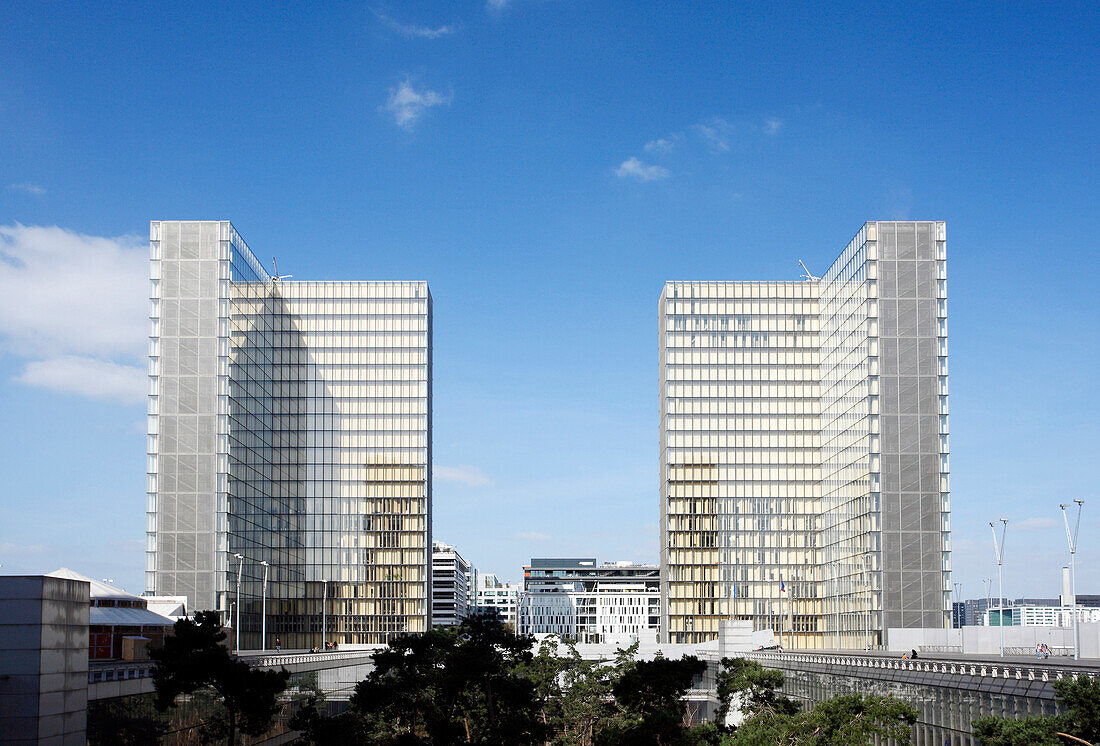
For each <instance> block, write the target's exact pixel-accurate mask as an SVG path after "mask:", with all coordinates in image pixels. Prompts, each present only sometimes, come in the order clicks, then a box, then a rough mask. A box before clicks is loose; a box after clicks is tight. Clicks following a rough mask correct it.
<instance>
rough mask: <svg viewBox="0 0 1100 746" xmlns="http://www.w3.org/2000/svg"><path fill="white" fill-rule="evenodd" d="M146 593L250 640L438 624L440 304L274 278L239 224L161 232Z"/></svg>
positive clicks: (389, 291)
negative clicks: (434, 523) (234, 612)
mask: <svg viewBox="0 0 1100 746" xmlns="http://www.w3.org/2000/svg"><path fill="white" fill-rule="evenodd" d="M150 250H151V255H152V263H151V264H152V267H151V275H152V279H153V283H152V284H153V289H152V294H151V312H150V317H151V320H152V332H151V346H150V404H149V414H150V418H149V448H148V453H149V487H148V493H149V496H148V500H149V502H148V507H147V515H148V527H147V536H148V545H147V562H148V564H147V573H146V585H147V589H148V590H150V591H156V592H158V593H167V594H173V595H187V596H188V598H189V600H190V602H191V604H192V608H201V609H218V610H221V611H222V612H223V613H226V614H227V615H228V612H229V610H230V607H231V604H234V603H235V602H236V598H237V595H236V592H235V591H236V578H237V569H238V562H237V560H236V559H235V558H234V559H233V560H232V562H230V557H231V555H233V554H235V553H241V554H243V555H244V556H245V560H244V563H243V566H242V571H241V577H242V583H241V592H240V610H239V611H240V621H241V630H242V637H241V643H242V645H244V646H246V647H248V646H259V645H260V644H261V639H260V629H261V626H262V618H261V610H262V606H263V603H262V601H263V598H264V596H263V573H264V571H263V565H262V564H261V563H262V562H266V563H267V564H268V571H267V572H268V587H267V596H266V597H267V614H268V619H267V622H268V623H267V629H268V633H269V639H268V644H269V645H270V644H271V643H272V642H273V637H274V636H279V637H280V638H281V641H282V644H283V645H284V646H287V647H302V648H307V647H311V646H313V645H317V644H319V643H320V640H321V629H320V620H321V618H322V613H323V610H322V600H323V599H325V598H327V599H328V601H327V603H328V604H329V606H328V608H327V610H325V612H326V616H327V618H328V620H329V627H328V636H327V639H329V640H337V641H340V642H347V643H382V642H386V641H387V640H388V639H390V638H391V637H392V636H394V635H396V634H400V633H404V632H419V631H424V630H426V629H427V628H428V622H429V606H430V601H429V562H430V556H429V554H430V553H429V548H430V541H431V540H430V522H431V476H430V472H431V436H430V434H431V424H430V422H431V350H430V339H431V296H430V294H429V292H428V288H427V284H426V283H423V282H377V283H376V282H335V283H334V282H287V281H286V280H282V281H278V282H275V281H273V280H272V278H271V277H270V275H268V273H267V272H266V271H265V270H264V269H263V267H262V266H261V265H260V263H259V262H258V261H257V260H256V258H255V256H253V255H252V253H251V252H250V251H249V250H248V247H247V246H246V245H245V244H244V242H243V241H242V240H241V239H240V236H238V235H237V233H236V231H234V230H233V227H232V226H231V225H230V224H229V223H228V222H224V221H223V222H198V223H187V222H154V223H153V224H152V225H151V228H150Z"/></svg>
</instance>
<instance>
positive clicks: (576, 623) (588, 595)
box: [519, 558, 661, 644]
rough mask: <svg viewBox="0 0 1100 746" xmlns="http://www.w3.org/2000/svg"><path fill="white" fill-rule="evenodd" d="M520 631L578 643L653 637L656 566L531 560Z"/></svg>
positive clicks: (525, 573)
mask: <svg viewBox="0 0 1100 746" xmlns="http://www.w3.org/2000/svg"><path fill="white" fill-rule="evenodd" d="M523 584H524V593H523V595H522V597H521V599H520V623H519V631H520V632H522V633H524V634H555V635H558V636H560V637H563V638H569V639H572V640H576V641H578V642H583V643H621V644H630V643H632V642H636V641H639V640H650V639H652V640H656V635H657V630H658V625H659V623H660V616H661V612H660V602H661V591H660V569H659V568H658V567H657V566H656V565H636V564H634V563H633V562H608V563H604V564H602V565H598V564H597V563H596V560H595V558H541V559H532V560H531V564H530V565H529V566H527V567H525V568H524V569H523Z"/></svg>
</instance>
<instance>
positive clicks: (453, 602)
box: [432, 541, 471, 627]
mask: <svg viewBox="0 0 1100 746" xmlns="http://www.w3.org/2000/svg"><path fill="white" fill-rule="evenodd" d="M470 582H471V581H470V563H469V562H467V561H466V560H465V559H463V557H462V555H461V554H459V553H458V550H457V549H455V548H454V547H452V546H450V545H448V544H444V543H443V542H440V541H436V542H432V626H433V627H454V626H457V625H459V624H461V623H462V620H463V619H465V618H466V617H467V616H469V614H470V603H469V599H470Z"/></svg>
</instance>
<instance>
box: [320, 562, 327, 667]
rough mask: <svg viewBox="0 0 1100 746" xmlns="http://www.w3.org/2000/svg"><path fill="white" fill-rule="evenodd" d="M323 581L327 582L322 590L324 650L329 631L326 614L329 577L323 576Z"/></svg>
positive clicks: (322, 646) (322, 643)
mask: <svg viewBox="0 0 1100 746" xmlns="http://www.w3.org/2000/svg"><path fill="white" fill-rule="evenodd" d="M321 582H322V583H324V584H325V587H324V590H322V591H321V650H324V649H325V633H326V632H328V618H327V617H326V616H325V612H326V611H327V610H328V609H327V605H328V578H321Z"/></svg>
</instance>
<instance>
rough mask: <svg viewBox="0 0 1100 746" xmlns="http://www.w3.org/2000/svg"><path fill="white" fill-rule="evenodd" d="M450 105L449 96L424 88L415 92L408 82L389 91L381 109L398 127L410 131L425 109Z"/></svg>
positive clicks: (403, 82)
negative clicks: (390, 116)
mask: <svg viewBox="0 0 1100 746" xmlns="http://www.w3.org/2000/svg"><path fill="white" fill-rule="evenodd" d="M449 103H451V96H449V95H448V96H444V95H442V94H441V93H437V92H436V91H433V90H430V89H427V88H424V89H422V90H419V91H418V90H416V88H414V87H413V85H412V83H410V82H409V81H408V80H405V81H402V82H401V84H400V85H398V86H397V88H391V89H390V97H389V99H388V100H387V101H386V103H385V105H384V106H383V107H382V110H383V111H388V112H389V113H390V114H392V115H393V121H394V122H395V123H396V124H397V126H398V127H404V128H405V129H410V128H411V127H412V126H413V125H414V124H416V121H417V120H418V119H420V117H421V116H422V115H423V114H424V112H425V111H426V110H427V109H430V108H431V107H433V106H442V105H444V104H449Z"/></svg>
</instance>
